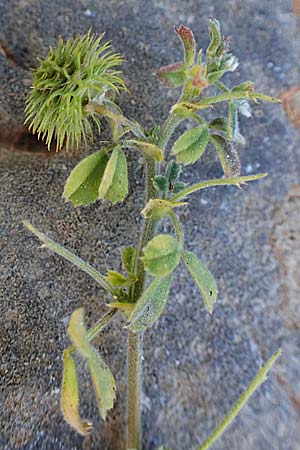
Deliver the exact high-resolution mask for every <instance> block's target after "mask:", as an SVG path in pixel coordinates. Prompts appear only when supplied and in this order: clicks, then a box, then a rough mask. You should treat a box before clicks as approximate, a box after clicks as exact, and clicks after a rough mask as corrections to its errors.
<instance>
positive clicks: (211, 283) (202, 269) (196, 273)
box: [182, 252, 218, 314]
mask: <svg viewBox="0 0 300 450" xmlns="http://www.w3.org/2000/svg"><path fill="white" fill-rule="evenodd" d="M182 259H183V261H184V263H185V265H186V267H187V269H188V271H189V272H190V274H191V275H192V277H193V279H194V281H195V283H196V284H197V286H198V288H199V291H200V293H201V295H202V298H203V300H204V304H205V307H206V310H207V311H208V312H209V313H210V314H211V313H212V310H213V304H214V303H215V302H216V300H217V295H218V288H217V285H216V282H215V279H214V277H213V276H212V274H211V273H210V271H209V270H208V269H207V267H206V266H205V265H204V264H202V262H200V261H199V259H198V258H197V256H196V255H195V254H194V253H192V252H183V255H182Z"/></svg>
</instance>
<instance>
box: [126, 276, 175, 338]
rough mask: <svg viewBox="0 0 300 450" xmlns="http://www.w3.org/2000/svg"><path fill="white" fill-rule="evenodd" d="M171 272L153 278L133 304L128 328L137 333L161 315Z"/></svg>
mask: <svg viewBox="0 0 300 450" xmlns="http://www.w3.org/2000/svg"><path fill="white" fill-rule="evenodd" d="M170 284H171V274H170V275H168V276H167V277H165V278H154V280H153V281H152V282H151V283H150V285H149V286H148V287H147V289H146V290H145V291H144V292H143V294H142V296H141V297H140V298H139V300H138V301H137V303H136V304H135V306H134V309H133V311H132V313H131V315H130V317H129V325H128V328H129V330H130V331H132V332H134V333H137V332H139V331H144V330H145V329H146V328H147V327H149V326H151V325H152V324H153V323H154V322H155V320H156V319H157V318H158V317H159V316H160V315H161V313H162V311H163V309H164V306H165V303H166V300H167V297H168V293H169V289H170Z"/></svg>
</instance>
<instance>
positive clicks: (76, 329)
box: [68, 308, 116, 419]
mask: <svg viewBox="0 0 300 450" xmlns="http://www.w3.org/2000/svg"><path fill="white" fill-rule="evenodd" d="M68 334H69V336H70V339H71V341H72V343H73V345H74V346H75V347H76V349H77V350H78V351H79V352H80V353H81V355H82V356H83V357H84V358H86V359H87V361H88V364H89V369H90V374H91V378H92V383H93V387H94V391H95V394H96V398H97V402H98V407H99V411H100V414H101V417H102V418H103V419H105V417H106V412H107V411H108V410H109V409H111V408H112V407H113V404H114V400H115V389H116V386H115V380H114V377H113V375H112V373H111V372H110V370H109V368H108V367H107V365H106V364H105V362H104V361H103V360H102V358H101V356H100V355H99V354H98V353H97V351H96V349H95V348H94V347H93V346H92V345H91V344H90V343H89V338H88V333H87V331H86V329H85V326H84V323H83V308H78V309H76V310H75V311H74V312H73V313H72V315H71V318H70V322H69V326H68Z"/></svg>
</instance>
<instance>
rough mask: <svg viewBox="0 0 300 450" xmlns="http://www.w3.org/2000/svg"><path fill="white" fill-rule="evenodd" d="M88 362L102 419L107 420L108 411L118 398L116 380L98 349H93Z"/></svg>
mask: <svg viewBox="0 0 300 450" xmlns="http://www.w3.org/2000/svg"><path fill="white" fill-rule="evenodd" d="M88 362H89V368H90V374H91V378H92V383H93V387H94V391H95V394H96V399H97V403H98V407H99V411H100V414H101V417H102V419H103V420H105V418H106V413H107V411H108V410H109V409H112V408H113V406H114V400H115V396H116V385H115V380H114V377H113V375H112V373H111V371H110V370H109V368H108V367H107V365H106V364H105V362H104V361H103V359H102V358H101V356H100V355H99V353H97V351H96V349H94V348H92V349H91V354H90V357H89V359H88Z"/></svg>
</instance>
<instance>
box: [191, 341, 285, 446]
mask: <svg viewBox="0 0 300 450" xmlns="http://www.w3.org/2000/svg"><path fill="white" fill-rule="evenodd" d="M280 355H281V350H280V349H279V350H277V351H276V352H275V353H274V354H273V355H272V356H271V358H269V359H268V361H267V362H266V364H265V365H264V366H263V367H261V368H260V369H259V370H258V373H257V375H256V376H255V377H254V378H253V380H252V381H251V383H250V384H249V386H248V387H247V389H246V390H245V391H244V392H243V393H242V395H241V396H240V397H239V399H238V400H237V402H236V403H235V404H234V406H233V407H232V408H231V410H230V411H229V412H228V414H227V415H226V416H225V417H224V419H223V420H222V422H221V423H220V424H219V425H218V426H217V428H216V429H215V430H214V431H213V432H212V433H211V435H210V436H208V438H207V439H206V440H205V441H204V442H203V443H202V444H201V445H200V447H199V448H198V450H207V449H208V448H210V447H211V445H212V444H213V443H214V442H215V441H216V440H217V439H218V438H219V437H220V436H221V434H222V433H223V432H224V431H225V430H226V428H227V427H228V425H230V424H231V422H232V421H233V420H234V419H235V417H236V416H237V414H238V413H239V412H240V410H241V409H242V408H243V406H244V405H245V403H246V402H247V401H248V400H249V398H250V397H251V395H252V394H253V393H254V392H255V391H256V389H257V388H258V387H259V386H260V385H261V384H262V383H263V382H264V381H265V380H266V379H267V374H268V372H269V371H270V369H271V367H272V366H273V364H274V363H275V361H276V359H277V358H278V357H279V356H280Z"/></svg>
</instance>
